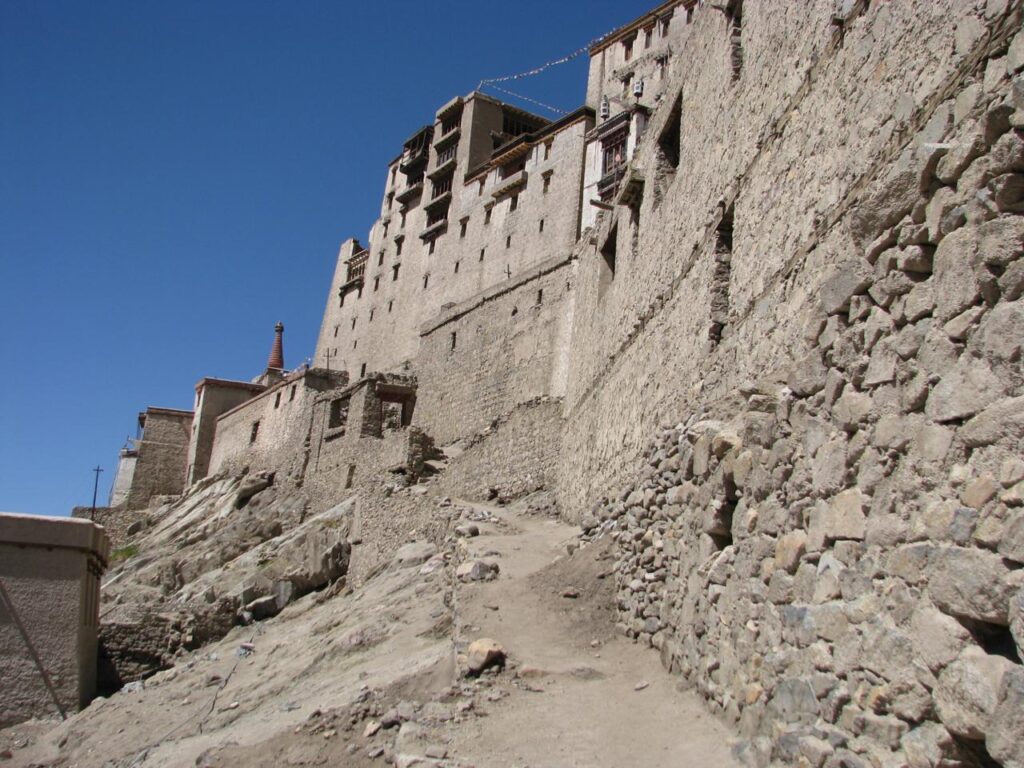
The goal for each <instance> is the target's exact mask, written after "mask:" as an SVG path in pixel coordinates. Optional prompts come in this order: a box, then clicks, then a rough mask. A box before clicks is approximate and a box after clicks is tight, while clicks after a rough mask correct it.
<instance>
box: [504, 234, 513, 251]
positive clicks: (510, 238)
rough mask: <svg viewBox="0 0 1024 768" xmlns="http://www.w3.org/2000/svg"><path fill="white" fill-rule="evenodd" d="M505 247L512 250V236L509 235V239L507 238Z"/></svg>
mask: <svg viewBox="0 0 1024 768" xmlns="http://www.w3.org/2000/svg"><path fill="white" fill-rule="evenodd" d="M505 247H506V248H511V247H512V235H509V236H508V237H506V238H505Z"/></svg>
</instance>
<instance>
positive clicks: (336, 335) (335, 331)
mask: <svg viewBox="0 0 1024 768" xmlns="http://www.w3.org/2000/svg"><path fill="white" fill-rule="evenodd" d="M334 338H338V326H334Z"/></svg>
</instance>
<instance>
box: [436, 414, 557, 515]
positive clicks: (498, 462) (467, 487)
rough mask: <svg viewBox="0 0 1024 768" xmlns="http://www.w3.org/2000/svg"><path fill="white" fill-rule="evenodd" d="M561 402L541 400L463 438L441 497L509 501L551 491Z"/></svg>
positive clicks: (443, 480)
mask: <svg viewBox="0 0 1024 768" xmlns="http://www.w3.org/2000/svg"><path fill="white" fill-rule="evenodd" d="M561 428H562V402H561V400H559V399H557V398H551V397H540V398H537V399H536V400H532V401H529V402H526V403H522V404H521V405H519V406H517V407H516V408H515V409H514V410H513V411H512V412H511V413H508V414H506V415H505V416H503V417H501V418H498V419H495V420H494V422H493V423H492V424H491V425H490V426H488V427H487V428H486V429H485V430H483V431H482V432H479V433H478V434H476V435H473V436H472V437H470V438H468V439H466V440H465V442H464V444H463V445H461V446H460V451H459V455H458V456H456V457H455V458H453V459H452V461H451V463H450V465H449V466H448V467H447V469H445V472H444V475H443V476H442V478H441V480H440V484H439V493H447V494H450V495H452V496H460V497H464V498H469V499H481V500H483V499H497V500H501V501H508V500H512V499H516V498H519V497H520V496H524V495H526V494H528V493H531V492H533V491H537V490H541V489H547V490H555V487H556V484H557V482H558V475H557V471H556V469H557V466H558V446H559V440H558V437H559V434H560V433H561Z"/></svg>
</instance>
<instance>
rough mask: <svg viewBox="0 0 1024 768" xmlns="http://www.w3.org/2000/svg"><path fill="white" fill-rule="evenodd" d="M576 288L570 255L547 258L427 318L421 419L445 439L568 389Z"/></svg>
mask: <svg viewBox="0 0 1024 768" xmlns="http://www.w3.org/2000/svg"><path fill="white" fill-rule="evenodd" d="M572 290H573V285H572V265H571V263H570V262H569V260H568V259H567V258H563V259H550V260H548V261H546V262H544V263H542V264H539V265H537V266H535V267H534V268H532V269H530V270H529V271H527V272H525V273H524V274H522V275H520V276H516V277H515V278H513V279H512V280H508V281H505V282H504V283H500V284H498V285H497V286H495V287H493V288H492V289H490V290H488V291H485V292H484V293H482V294H480V295H478V296H477V297H474V298H473V299H471V300H470V301H468V302H466V303H465V304H462V305H457V306H455V307H453V308H451V309H450V310H449V311H448V312H447V313H445V314H444V315H442V316H440V317H439V318H437V319H435V320H434V321H431V322H430V323H428V324H427V326H426V327H425V329H424V331H423V334H422V340H421V347H420V353H419V354H418V355H417V357H416V360H415V364H414V366H415V369H416V374H417V377H418V379H419V382H420V389H419V399H418V402H417V405H416V415H415V422H416V424H417V425H420V426H422V427H423V429H424V430H425V431H426V432H427V433H428V434H429V435H430V436H431V437H432V438H434V440H435V441H436V442H437V443H438V444H439V445H445V444H447V443H450V442H453V441H455V440H458V439H461V438H464V437H469V436H471V435H474V434H476V433H478V432H480V431H482V430H484V429H486V428H487V427H488V426H490V425H491V424H492V422H494V421H495V420H496V419H499V418H501V417H503V416H505V415H506V414H508V413H510V412H511V411H512V410H513V409H515V408H516V407H517V406H518V405H520V404H521V403H525V402H528V401H531V400H533V399H535V398H539V397H545V396H560V395H561V394H563V393H564V391H565V373H566V359H565V354H564V352H565V350H566V349H567V348H568V343H567V338H566V337H567V334H568V332H569V327H570V324H571V313H572ZM452 334H455V344H454V347H453V346H452Z"/></svg>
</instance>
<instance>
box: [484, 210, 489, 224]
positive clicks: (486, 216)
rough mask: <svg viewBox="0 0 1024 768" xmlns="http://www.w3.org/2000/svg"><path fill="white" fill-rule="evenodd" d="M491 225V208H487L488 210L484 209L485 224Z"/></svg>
mask: <svg viewBox="0 0 1024 768" xmlns="http://www.w3.org/2000/svg"><path fill="white" fill-rule="evenodd" d="M490 223H491V209H490V208H486V209H484V224H490Z"/></svg>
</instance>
